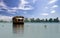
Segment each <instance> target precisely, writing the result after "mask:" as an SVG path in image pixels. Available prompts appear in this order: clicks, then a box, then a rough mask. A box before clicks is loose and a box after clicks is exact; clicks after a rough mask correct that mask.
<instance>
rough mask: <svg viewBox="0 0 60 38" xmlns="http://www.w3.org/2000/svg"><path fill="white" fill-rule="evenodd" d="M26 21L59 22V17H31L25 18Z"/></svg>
mask: <svg viewBox="0 0 60 38" xmlns="http://www.w3.org/2000/svg"><path fill="white" fill-rule="evenodd" d="M25 22H59V19H58V17H57V18H54V19H52V18H50V19H41V20H40V19H39V18H36V19H34V18H30V19H28V18H25Z"/></svg>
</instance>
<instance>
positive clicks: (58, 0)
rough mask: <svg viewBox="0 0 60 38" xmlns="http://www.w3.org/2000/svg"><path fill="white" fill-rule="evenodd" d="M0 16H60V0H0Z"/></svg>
mask: <svg viewBox="0 0 60 38" xmlns="http://www.w3.org/2000/svg"><path fill="white" fill-rule="evenodd" d="M0 16H24V17H29V18H32V17H34V18H56V17H59V18H60V0H0Z"/></svg>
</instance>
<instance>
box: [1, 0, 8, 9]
mask: <svg viewBox="0 0 60 38" xmlns="http://www.w3.org/2000/svg"><path fill="white" fill-rule="evenodd" d="M1 8H4V9H8V7H7V6H6V5H5V4H4V2H3V1H1V2H0V9H1Z"/></svg>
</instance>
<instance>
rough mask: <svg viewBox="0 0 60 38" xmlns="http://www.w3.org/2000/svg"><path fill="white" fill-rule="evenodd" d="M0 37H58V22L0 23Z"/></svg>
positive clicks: (59, 27) (59, 29) (59, 31)
mask: <svg viewBox="0 0 60 38" xmlns="http://www.w3.org/2000/svg"><path fill="white" fill-rule="evenodd" d="M0 38H60V23H25V24H24V25H20V26H19V25H16V26H13V24H12V23H0Z"/></svg>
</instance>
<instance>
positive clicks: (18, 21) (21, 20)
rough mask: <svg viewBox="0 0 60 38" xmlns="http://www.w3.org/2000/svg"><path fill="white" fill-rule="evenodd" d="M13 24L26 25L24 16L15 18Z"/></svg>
mask: <svg viewBox="0 0 60 38" xmlns="http://www.w3.org/2000/svg"><path fill="white" fill-rule="evenodd" d="M12 20H13V24H24V17H23V16H15V17H13V19H12Z"/></svg>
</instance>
